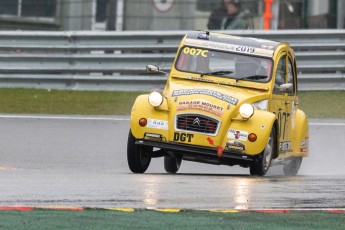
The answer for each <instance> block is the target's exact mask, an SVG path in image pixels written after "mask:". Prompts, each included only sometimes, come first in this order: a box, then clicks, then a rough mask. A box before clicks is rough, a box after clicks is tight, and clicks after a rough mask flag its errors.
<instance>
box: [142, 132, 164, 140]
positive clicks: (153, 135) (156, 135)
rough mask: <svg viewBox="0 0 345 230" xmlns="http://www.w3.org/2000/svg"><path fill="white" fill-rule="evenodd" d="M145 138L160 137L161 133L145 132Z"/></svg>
mask: <svg viewBox="0 0 345 230" xmlns="http://www.w3.org/2000/svg"><path fill="white" fill-rule="evenodd" d="M145 137H146V138H157V139H162V135H160V134H156V133H145Z"/></svg>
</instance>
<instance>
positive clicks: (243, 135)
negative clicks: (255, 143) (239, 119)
mask: <svg viewBox="0 0 345 230" xmlns="http://www.w3.org/2000/svg"><path fill="white" fill-rule="evenodd" d="M228 138H231V139H236V140H241V141H246V140H247V139H248V132H245V131H241V130H234V129H229V131H228Z"/></svg>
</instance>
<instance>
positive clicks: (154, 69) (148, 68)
mask: <svg viewBox="0 0 345 230" xmlns="http://www.w3.org/2000/svg"><path fill="white" fill-rule="evenodd" d="M146 73H148V74H157V73H164V74H169V73H168V72H165V71H162V70H160V69H159V67H158V66H155V65H147V66H146Z"/></svg>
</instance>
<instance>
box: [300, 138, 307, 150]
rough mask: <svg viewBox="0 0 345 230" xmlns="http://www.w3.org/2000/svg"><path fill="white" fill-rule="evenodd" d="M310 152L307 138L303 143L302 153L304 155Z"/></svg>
mask: <svg viewBox="0 0 345 230" xmlns="http://www.w3.org/2000/svg"><path fill="white" fill-rule="evenodd" d="M308 150H309V138H308V137H307V138H306V139H305V140H304V141H302V142H301V148H300V151H301V152H303V153H306V152H308Z"/></svg>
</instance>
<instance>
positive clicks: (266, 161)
mask: <svg viewBox="0 0 345 230" xmlns="http://www.w3.org/2000/svg"><path fill="white" fill-rule="evenodd" d="M273 139H274V138H273V133H272V132H271V134H270V137H269V138H268V142H267V145H266V147H265V150H264V155H263V166H264V169H265V171H267V170H268V168H269V167H270V165H271V159H272V153H273Z"/></svg>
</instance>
